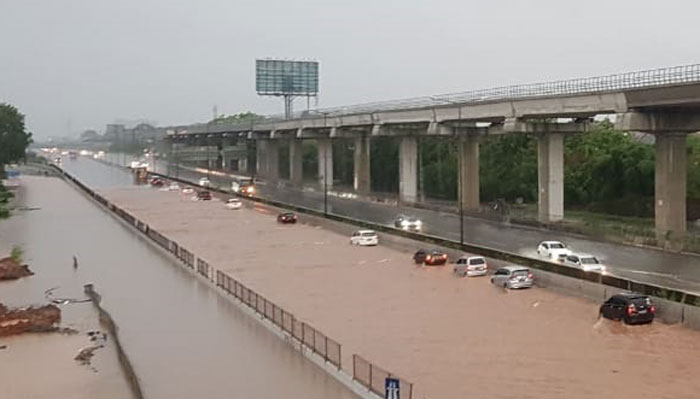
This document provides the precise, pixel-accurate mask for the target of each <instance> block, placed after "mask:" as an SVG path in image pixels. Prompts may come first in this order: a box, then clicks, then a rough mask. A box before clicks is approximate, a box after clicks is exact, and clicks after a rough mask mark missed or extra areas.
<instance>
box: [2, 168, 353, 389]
mask: <svg viewBox="0 0 700 399" xmlns="http://www.w3.org/2000/svg"><path fill="white" fill-rule="evenodd" d="M62 166H63V167H64V168H65V169H66V170H67V171H69V172H70V173H71V174H74V175H75V176H77V177H78V178H80V179H81V180H83V181H84V182H85V183H86V184H88V185H90V186H92V187H95V188H106V187H125V186H128V185H130V183H131V181H132V176H131V175H130V174H129V173H127V172H124V171H121V170H118V169H116V168H113V167H109V166H106V165H102V164H99V163H97V162H94V161H92V160H89V159H84V158H79V159H76V160H68V159H66V160H65V161H64V162H63V165H62ZM23 185H24V187H23V190H24V191H25V195H26V199H25V200H26V203H27V205H28V206H31V207H37V208H40V209H39V210H36V211H31V212H25V213H23V214H21V216H18V217H15V218H13V219H10V221H11V223H12V225H13V227H14V228H13V232H12V234H13V237H12V239H13V242H16V243H21V244H22V245H23V246H24V248H25V250H26V257H27V262H28V263H30V264H31V265H32V267H33V270H34V271H35V272H36V273H37V275H36V276H34V277H32V278H29V279H25V280H24V281H23V282H21V283H20V284H16V285H13V286H12V287H11V288H8V289H4V288H3V291H2V292H1V293H0V294H1V295H0V296H2V298H3V300H7V302H9V303H19V302H21V301H24V302H26V301H27V298H29V299H30V300H31V301H34V302H40V301H41V300H42V298H43V292H44V291H45V290H46V289H48V288H51V287H48V286H47V284H48V282H49V281H53V282H55V285H58V286H60V288H59V289H60V290H61V291H62V292H66V293H71V294H76V293H79V292H82V285H83V284H85V283H87V282H91V283H94V284H95V287H96V289H97V290H98V291H99V293H100V294H101V295H102V298H103V301H102V304H103V306H104V307H105V308H106V309H107V310H108V311H109V312H110V313H111V314H112V317H113V318H114V319H115V321H116V322H117V323H118V325H119V334H120V336H121V340H122V343H123V345H124V347H125V350H126V351H127V353H128V355H129V356H130V358H131V361H132V363H133V365H134V367H135V369H136V373H137V374H138V375H139V377H140V380H141V384H142V387H143V389H144V393H145V395H146V397H148V398H192V397H202V398H231V397H240V398H305V399H307V398H311V399H314V398H318V399H321V398H323V399H325V398H341V399H343V398H354V397H356V396H355V395H354V394H353V393H352V392H351V391H349V390H348V389H347V388H346V387H345V386H343V385H342V384H340V383H339V382H337V381H336V380H335V379H334V378H333V377H331V376H329V375H328V374H326V373H325V372H324V371H323V370H321V369H319V368H318V367H317V366H315V365H314V364H312V363H311V362H310V361H308V360H307V359H305V358H304V357H302V356H301V355H300V354H299V353H298V352H296V351H295V350H293V349H292V348H291V347H289V346H288V344H286V343H285V342H283V341H282V340H280V339H279V338H278V337H277V336H275V335H274V334H272V333H271V332H269V331H268V330H266V329H265V328H264V327H263V326H262V325H260V324H259V322H258V321H256V320H254V319H253V318H251V317H250V316H248V315H246V314H245V313H243V312H242V311H241V310H240V309H239V308H238V307H237V306H236V305H234V304H232V303H231V302H229V301H228V300H227V299H225V298H223V297H221V296H220V295H219V294H217V293H216V292H215V291H214V290H213V289H211V288H210V287H208V286H207V285H205V284H204V283H202V282H200V281H198V280H197V279H196V278H194V277H193V276H192V275H191V274H190V273H188V272H186V271H185V270H183V269H182V268H181V266H179V265H178V264H176V263H175V262H174V261H172V260H171V259H170V258H168V257H166V256H165V255H163V254H161V253H160V252H158V251H157V250H155V249H154V248H153V246H152V245H151V244H150V243H149V242H147V241H146V240H145V239H144V238H142V237H140V236H138V235H136V234H135V233H134V232H133V231H131V230H130V229H129V228H127V227H125V226H124V225H122V224H121V223H120V222H119V221H117V219H115V218H114V217H112V216H111V215H109V214H108V213H107V212H105V211H104V210H102V209H101V208H100V207H98V206H97V205H96V204H94V203H92V202H91V201H90V200H88V199H87V198H86V197H85V196H83V195H81V194H80V193H79V192H78V191H77V190H76V189H74V188H73V187H70V186H69V185H68V184H66V183H65V182H63V181H62V180H60V179H56V178H44V177H31V176H25V177H23ZM144 189H147V188H144ZM3 223H4V222H3ZM73 256H76V257H77V258H78V260H79V268H78V270H77V271H75V272H74V271H73V270H72V257H73Z"/></svg>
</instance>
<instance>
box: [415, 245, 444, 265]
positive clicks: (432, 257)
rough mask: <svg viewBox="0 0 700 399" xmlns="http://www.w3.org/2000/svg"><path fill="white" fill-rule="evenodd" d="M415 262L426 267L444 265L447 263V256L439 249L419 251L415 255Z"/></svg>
mask: <svg viewBox="0 0 700 399" xmlns="http://www.w3.org/2000/svg"><path fill="white" fill-rule="evenodd" d="M413 261H414V262H416V263H418V264H423V263H424V264H425V265H426V266H438V265H444V264H445V263H447V254H446V253H444V252H442V251H440V250H438V249H433V250H432V251H426V250H423V249H419V250H418V251H417V252H416V253H415V254H414V255H413Z"/></svg>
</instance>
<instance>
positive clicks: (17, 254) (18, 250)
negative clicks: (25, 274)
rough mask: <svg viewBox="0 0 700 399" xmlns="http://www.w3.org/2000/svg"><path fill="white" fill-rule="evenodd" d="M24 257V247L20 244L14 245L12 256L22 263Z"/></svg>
mask: <svg viewBox="0 0 700 399" xmlns="http://www.w3.org/2000/svg"><path fill="white" fill-rule="evenodd" d="M23 257H24V249H23V248H22V247H20V246H19V245H15V246H13V247H12V251H11V252H10V258H12V260H14V261H15V262H17V263H22V259H23Z"/></svg>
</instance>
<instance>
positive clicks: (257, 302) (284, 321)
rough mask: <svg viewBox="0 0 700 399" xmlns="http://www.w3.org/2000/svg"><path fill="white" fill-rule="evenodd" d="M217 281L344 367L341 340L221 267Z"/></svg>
mask: <svg viewBox="0 0 700 399" xmlns="http://www.w3.org/2000/svg"><path fill="white" fill-rule="evenodd" d="M216 285H217V286H218V287H220V288H222V289H223V290H224V291H226V292H227V293H229V294H230V295H233V296H234V297H235V298H236V299H238V300H240V301H241V302H242V303H244V304H245V305H247V306H248V307H250V308H251V309H253V310H254V311H256V312H257V313H258V314H259V315H260V316H262V317H264V318H266V319H267V320H269V321H271V322H272V323H273V324H275V325H276V326H277V327H279V328H280V329H282V331H284V332H286V333H287V334H289V336H291V337H293V338H294V339H296V341H297V342H298V343H299V344H300V345H303V346H305V347H306V348H308V349H309V350H311V351H313V352H314V353H316V354H317V355H319V356H320V357H322V358H323V360H325V361H326V362H329V363H331V364H332V365H334V366H335V367H337V368H338V370H340V369H342V364H341V345H340V344H339V343H338V342H336V341H335V340H333V339H331V338H328V336H326V335H325V334H323V333H322V332H320V331H318V330H317V329H315V328H313V327H312V326H310V325H309V324H307V323H305V322H303V321H300V320H298V319H297V318H296V317H294V315H293V314H292V313H290V312H288V311H286V310H284V309H283V308H281V307H280V306H278V305H276V304H275V303H274V302H272V301H270V300H268V299H266V298H265V297H264V296H262V295H260V294H258V293H257V292H255V291H253V290H252V289H250V288H248V287H246V286H245V285H243V284H241V283H240V282H239V281H238V280H236V279H234V278H232V277H231V276H229V275H227V274H226V273H224V272H222V271H220V270H217V271H216Z"/></svg>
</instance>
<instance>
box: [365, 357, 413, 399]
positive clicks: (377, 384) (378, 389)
mask: <svg viewBox="0 0 700 399" xmlns="http://www.w3.org/2000/svg"><path fill="white" fill-rule="evenodd" d="M352 378H353V380H355V381H357V382H359V383H360V384H362V385H363V386H364V387H366V388H367V389H369V390H370V391H372V392H374V393H376V394H377V395H379V396H382V397H383V396H384V389H385V385H384V381H386V379H387V378H397V379H398V380H399V391H400V392H401V393H402V394H403V395H406V396H407V397H408V398H409V399H411V398H412V397H413V383H410V382H408V381H406V380H404V379H403V378H399V377H397V376H395V375H393V374H391V373H390V372H388V371H386V370H384V369H383V368H381V367H379V366H377V365H376V364H373V363H372V362H370V361H369V360H367V359H365V358H363V357H362V356H360V355H352Z"/></svg>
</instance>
